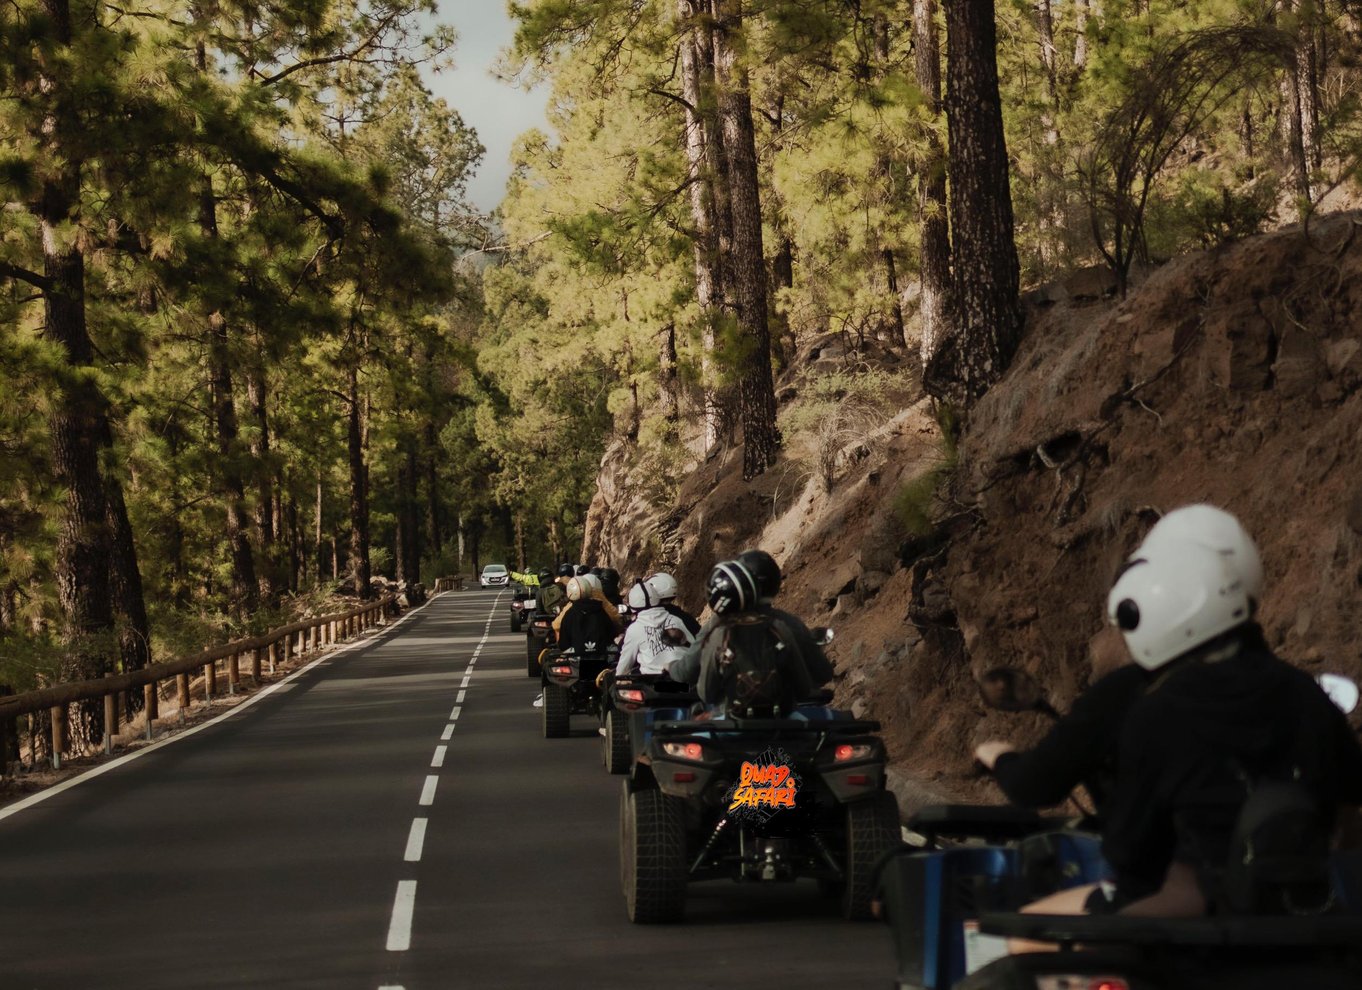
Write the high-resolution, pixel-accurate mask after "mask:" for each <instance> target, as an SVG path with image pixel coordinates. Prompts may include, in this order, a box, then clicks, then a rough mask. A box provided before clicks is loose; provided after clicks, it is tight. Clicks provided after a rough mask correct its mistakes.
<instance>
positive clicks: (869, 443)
mask: <svg viewBox="0 0 1362 990" xmlns="http://www.w3.org/2000/svg"><path fill="white" fill-rule="evenodd" d="M1359 224H1362V216H1358V215H1354V214H1341V215H1336V216H1333V217H1329V218H1326V219H1324V220H1322V221H1317V222H1316V223H1315V224H1314V225H1313V226H1312V228H1311V229H1310V231H1309V234H1308V236H1307V235H1305V234H1303V233H1302V232H1301V231H1300V230H1299V229H1297V230H1292V231H1283V232H1278V233H1275V234H1271V235H1265V236H1262V237H1258V238H1254V239H1251V240H1248V241H1245V242H1242V243H1240V244H1237V245H1233V246H1231V247H1228V248H1225V249H1222V250H1220V251H1216V252H1206V253H1201V254H1197V255H1192V256H1188V257H1185V258H1182V259H1179V260H1178V261H1176V262H1173V263H1171V264H1169V265H1167V266H1165V267H1163V268H1162V269H1160V270H1158V271H1156V272H1154V273H1152V274H1151V275H1150V276H1149V277H1148V279H1147V280H1146V281H1145V282H1144V283H1143V284H1142V285H1141V286H1140V287H1139V288H1138V289H1137V290H1134V291H1132V293H1131V295H1130V297H1129V298H1128V299H1126V300H1124V301H1117V300H1110V299H1104V298H1096V299H1094V298H1092V296H1093V295H1094V294H1086V293H1070V292H1067V291H1063V287H1062V286H1061V287H1058V288H1056V287H1051V288H1050V289H1047V290H1046V291H1044V292H1041V293H1038V294H1036V295H1034V296H1033V297H1032V308H1031V313H1030V318H1029V321H1028V330H1027V336H1026V339H1025V342H1024V343H1023V345H1022V348H1021V351H1020V353H1019V354H1018V355H1017V358H1016V361H1015V363H1014V365H1013V367H1012V369H1011V370H1010V371H1009V373H1008V375H1007V376H1006V377H1005V379H1004V380H1003V381H1002V382H1001V383H1000V384H999V385H998V386H997V387H995V388H994V389H993V391H992V392H990V393H989V394H988V395H987V396H986V397H985V398H984V400H983V401H982V402H981V403H980V405H979V407H978V408H977V409H976V410H975V411H974V413H973V415H972V417H971V420H970V423H969V425H968V429H967V431H966V433H965V434H964V437H963V439H962V442H961V444H960V447H959V456H958V464H956V465H953V466H951V465H949V463H948V462H947V466H949V467H950V470H949V471H947V472H945V473H944V481H943V482H942V484H941V485H940V486H939V488H938V489H937V495H936V498H935V499H934V500H933V501H932V503H931V506H930V508H931V517H932V522H931V525H930V527H928V528H927V529H926V530H920V531H919V533H918V535H912V534H911V533H910V532H909V531H908V526H907V525H906V523H905V519H906V518H909V519H910V517H911V512H905V511H904V508H905V504H907V505H908V507H909V508H910V509H911V506H912V503H913V500H914V498H915V496H914V495H913V490H914V489H921V488H922V486H921V484H917V485H914V484H912V482H913V481H914V479H918V478H921V477H922V476H923V475H924V474H926V473H928V472H930V471H932V470H934V469H940V468H941V466H942V465H943V458H944V454H943V446H942V444H941V441H940V433H939V430H938V429H937V427H936V423H935V420H934V417H933V416H932V411H931V409H930V408H929V407H928V405H927V403H926V402H925V401H923V400H921V399H920V398H915V397H914V396H911V395H905V396H903V397H901V407H900V408H899V410H898V412H897V415H891V416H889V417H886V422H885V423H884V424H883V425H882V426H881V427H879V428H878V429H876V430H875V431H873V432H872V433H871V434H868V435H867V436H866V437H864V438H862V439H861V440H860V441H858V442H857V443H856V444H854V445H852V447H853V448H854V449H851V450H848V451H846V452H844V455H845V456H844V457H843V469H842V470H841V471H840V472H839V473H838V475H837V477H836V479H835V483H834V484H833V485H832V487H831V489H830V490H828V488H827V486H826V485H825V484H824V483H823V480H822V478H820V477H819V476H818V473H817V472H811V471H810V470H809V469H808V467H807V465H808V463H809V451H808V450H801V449H798V448H795V449H791V450H790V451H789V452H788V455H787V457H786V459H784V460H783V461H782V463H781V465H778V466H777V468H776V469H775V470H773V471H771V472H769V473H768V474H767V475H766V476H765V477H763V478H761V479H759V480H758V481H756V482H755V483H753V484H751V485H744V484H743V483H742V481H741V477H740V475H741V470H740V469H741V458H740V456H737V455H736V454H734V453H730V454H727V455H724V456H722V457H718V458H715V459H714V460H712V461H710V462H708V463H706V464H703V465H701V466H700V467H698V468H697V469H696V470H695V471H694V472H693V473H692V474H691V476H690V477H689V479H688V480H687V482H686V484H685V485H684V487H683V491H682V497H681V499H680V500H679V504H678V505H677V506H675V507H673V508H672V509H671V510H670V511H661V510H657V509H653V510H649V511H650V513H651V514H648V513H643V512H638V513H637V514H635V515H631V512H635V511H637V510H630V509H627V508H626V507H627V506H628V505H629V504H630V499H629V496H628V491H629V483H628V482H627V481H625V482H624V483H620V482H619V481H618V479H620V478H626V477H627V473H625V474H620V473H616V474H615V476H614V477H615V480H614V481H611V480H609V479H603V485H602V491H603V492H605V491H607V490H608V491H611V492H613V493H614V495H613V500H612V502H611V505H612V506H614V507H613V508H612V509H611V511H610V512H609V513H608V515H609V518H610V519H611V520H613V521H615V522H622V523H624V526H623V528H618V527H617V528H615V529H613V530H612V529H609V528H608V527H607V526H606V525H604V524H603V525H602V526H601V527H599V528H598V529H597V530H596V532H597V533H598V534H599V535H598V536H596V537H594V538H595V539H597V540H598V541H599V542H597V543H596V544H595V546H598V547H602V548H605V547H608V548H609V551H610V553H611V555H612V556H614V557H615V562H616V566H621V564H622V565H623V567H622V569H632V570H635V571H638V572H643V571H645V570H647V569H648V568H650V567H652V566H653V564H654V560H655V558H658V559H663V560H665V563H667V564H668V565H669V566H671V567H673V569H675V570H676V571H677V574H678V577H679V578H680V579H681V581H682V586H683V589H684V590H683V595H684V596H685V597H688V598H689V599H690V600H691V602H692V603H698V601H699V599H700V597H701V596H702V591H701V589H702V587H703V580H704V577H705V574H706V573H707V571H708V568H709V566H710V564H711V563H712V562H713V561H714V560H715V559H716V558H718V557H721V556H723V555H725V554H728V553H731V552H735V551H736V550H738V549H741V547H742V546H745V545H760V546H762V547H764V548H765V549H768V550H770V551H771V552H772V553H774V554H775V555H776V557H777V559H779V560H780V561H781V563H782V566H783V567H784V569H785V571H786V573H787V585H786V591H785V593H784V595H783V596H782V598H783V600H784V601H785V603H786V604H787V607H790V608H791V609H793V610H795V611H798V612H800V613H801V614H803V615H804V616H805V617H806V618H807V619H808V621H809V622H810V623H814V622H828V623H830V624H832V625H834V626H835V627H837V630H838V635H839V638H838V641H837V643H836V644H834V648H833V649H834V653H835V655H836V659H837V662H838V667H839V680H838V692H839V697H840V701H841V703H842V704H844V705H846V706H848V707H853V708H854V709H855V710H857V711H858V712H859V713H865V714H869V715H870V716H872V717H877V718H880V719H881V720H883V721H884V722H885V725H886V734H887V736H888V737H889V739H890V741H891V745H892V747H893V751H894V755H895V757H896V758H897V759H898V760H899V761H900V762H901V763H902V764H903V765H904V767H905V769H906V770H907V771H909V772H911V773H912V774H913V775H915V776H916V777H917V778H919V779H920V780H925V781H928V782H929V783H930V782H932V781H935V786H937V787H939V788H942V789H945V790H951V789H971V788H972V787H973V785H971V784H970V783H969V782H968V778H967V768H968V760H969V748H970V745H971V744H972V743H973V742H975V741H978V740H979V739H981V738H983V737H985V736H988V735H1006V736H1012V737H1019V738H1023V739H1024V738H1025V737H1026V736H1027V735H1028V734H1033V733H1035V732H1037V731H1039V730H1040V728H1041V727H1040V726H1039V725H1038V724H1035V723H1033V722H1032V721H1031V720H1030V719H1029V718H1025V717H1021V716H1016V715H1001V714H998V713H992V712H988V711H986V710H985V709H984V708H983V707H982V705H980V704H979V702H978V701H977V697H976V694H975V690H974V687H973V679H974V677H975V676H976V675H977V674H978V673H980V672H981V671H983V670H985V669H987V668H989V667H992V666H998V665H1004V664H1008V665H1017V666H1021V667H1024V668H1026V669H1028V670H1030V671H1032V672H1033V673H1035V674H1037V675H1038V676H1039V677H1040V678H1041V679H1042V681H1043V682H1044V683H1045V684H1046V685H1047V687H1048V689H1049V690H1050V692H1051V693H1052V696H1053V698H1054V700H1055V702H1056V703H1057V704H1058V705H1059V706H1061V707H1063V706H1064V705H1066V704H1068V703H1069V702H1070V701H1071V700H1072V698H1073V697H1074V696H1075V695H1076V694H1077V693H1078V692H1079V691H1081V690H1082V688H1083V687H1084V685H1085V684H1086V683H1087V682H1088V680H1089V678H1090V677H1091V675H1092V669H1091V662H1090V660H1089V655H1088V643H1089V640H1090V639H1091V638H1092V637H1093V636H1094V634H1095V633H1097V631H1098V630H1099V629H1101V627H1102V614H1103V606H1104V602H1105V596H1106V591H1107V589H1108V587H1109V585H1110V582H1111V579H1112V575H1113V574H1114V572H1115V570H1116V568H1117V566H1118V564H1119V563H1120V561H1121V560H1122V559H1123V558H1124V557H1125V556H1126V555H1127V554H1128V553H1129V552H1130V550H1131V549H1133V548H1134V546H1135V545H1136V544H1137V543H1138V541H1139V539H1140V537H1141V536H1142V534H1143V533H1144V532H1145V531H1146V530H1147V528H1148V527H1149V525H1150V524H1151V523H1152V522H1153V521H1154V520H1155V519H1157V518H1158V515H1159V514H1160V513H1162V512H1164V511H1167V510H1168V509H1171V508H1174V507H1176V506H1178V505H1182V504H1186V503H1189V502H1196V501H1209V502H1212V503H1215V504H1217V505H1220V506H1223V507H1225V508H1227V509H1229V510H1230V511H1232V512H1234V513H1235V514H1237V515H1238V516H1239V517H1240V519H1241V520H1242V521H1243V522H1244V524H1245V525H1246V526H1247V527H1248V529H1249V531H1250V532H1252V533H1253V534H1254V535H1255V537H1256V538H1257V539H1258V541H1259V544H1260V547H1261V549H1262V553H1263V559H1264V564H1265V568H1266V574H1267V582H1268V590H1267V594H1266V597H1265V601H1264V602H1263V605H1262V609H1261V614H1260V619H1261V621H1262V623H1263V626H1264V628H1265V630H1266V632H1267V636H1268V640H1269V642H1271V643H1272V644H1273V645H1274V646H1275V647H1277V648H1278V649H1279V651H1280V652H1281V654H1282V655H1283V656H1285V657H1286V658H1288V659H1290V660H1292V661H1293V662H1295V663H1297V664H1299V665H1301V666H1303V667H1305V668H1306V669H1307V670H1310V671H1311V672H1321V671H1324V670H1336V671H1340V672H1343V673H1347V674H1350V675H1352V676H1354V677H1362V646H1359V644H1358V639H1357V636H1356V629H1357V627H1358V624H1359V621H1362V238H1359V237H1358V236H1357V235H1358V226H1359ZM798 401H799V400H798V398H797V396H796V397H794V398H792V399H791V400H790V404H792V405H793V404H795V403H797V402H798ZM618 457H619V459H618V460H616V461H611V459H610V457H607V468H610V469H611V470H613V471H615V472H618V471H619V469H620V468H621V467H622V466H623V465H624V464H626V463H627V457H626V456H623V455H618ZM801 465H805V466H803V467H801ZM612 485H613V487H612ZM602 497H603V498H604V497H605V496H602ZM635 520H637V521H638V522H637V523H635ZM634 525H640V526H642V527H643V528H642V529H631V528H630V527H631V526H634Z"/></svg>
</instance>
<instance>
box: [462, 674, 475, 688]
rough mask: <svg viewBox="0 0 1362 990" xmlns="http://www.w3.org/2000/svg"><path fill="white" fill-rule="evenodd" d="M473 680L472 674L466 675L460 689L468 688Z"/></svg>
mask: <svg viewBox="0 0 1362 990" xmlns="http://www.w3.org/2000/svg"><path fill="white" fill-rule="evenodd" d="M472 679H473V675H472V674H464V675H463V680H462V681H460V682H459V687H461V688H466V687H468V682H469V681H471V680H472Z"/></svg>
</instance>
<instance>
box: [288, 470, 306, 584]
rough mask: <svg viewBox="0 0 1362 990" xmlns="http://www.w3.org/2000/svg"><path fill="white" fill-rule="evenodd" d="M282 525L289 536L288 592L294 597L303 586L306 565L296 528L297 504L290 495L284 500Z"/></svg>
mask: <svg viewBox="0 0 1362 990" xmlns="http://www.w3.org/2000/svg"><path fill="white" fill-rule="evenodd" d="M284 525H285V526H286V527H287V531H288V534H289V540H288V590H289V593H290V594H295V595H296V594H297V593H298V591H299V589H301V588H302V586H303V581H304V580H305V577H304V572H305V571H306V569H307V564H306V558H305V557H304V556H303V553H302V547H303V534H302V531H301V530H300V529H299V526H298V503H297V502H295V501H294V500H293V496H292V495H290V496H288V498H286V499H284Z"/></svg>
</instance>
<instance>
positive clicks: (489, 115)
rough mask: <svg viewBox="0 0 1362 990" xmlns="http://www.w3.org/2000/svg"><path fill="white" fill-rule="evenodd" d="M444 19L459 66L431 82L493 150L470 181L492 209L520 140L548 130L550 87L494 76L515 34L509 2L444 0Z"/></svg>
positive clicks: (476, 196) (482, 204) (472, 193)
mask: <svg viewBox="0 0 1362 990" xmlns="http://www.w3.org/2000/svg"><path fill="white" fill-rule="evenodd" d="M439 21H440V23H442V24H452V25H453V26H454V27H455V28H456V29H457V30H458V32H459V41H458V46H457V47H456V48H455V49H454V65H455V67H454V69H453V70H452V71H445V72H441V73H440V74H439V75H427V77H426V82H427V85H429V86H430V88H431V89H432V90H433V91H434V93H435V95H436V96H439V97H441V98H443V99H444V101H445V102H446V103H448V104H449V105H450V106H451V107H453V108H454V109H455V110H457V111H459V115H460V116H462V117H463V119H464V122H465V123H467V124H468V125H469V126H471V127H472V128H473V129H474V130H475V131H477V132H478V139H479V140H480V141H481V142H482V145H483V147H484V148H486V149H487V152H486V154H485V155H484V156H483V161H482V166H481V167H480V168H479V169H478V172H477V174H476V175H475V176H474V177H473V178H472V179H471V180H470V181H469V183H468V198H469V200H470V201H471V202H472V203H473V205H474V206H476V207H478V208H479V209H482V210H488V211H490V210H492V209H493V208H494V207H496V205H497V204H498V203H500V202H501V199H502V197H503V196H504V195H505V193H506V180H507V179H508V178H509V177H510V174H511V162H510V155H511V145H512V144H513V143H514V142H515V139H516V138H517V137H519V136H520V135H521V134H522V133H524V132H525V131H528V130H529V129H530V128H532V127H540V128H544V129H548V124H547V122H546V121H545V118H544V107H545V105H546V104H547V102H548V97H549V93H548V87H547V86H542V85H541V86H539V87H536V89H534V90H533V91H531V92H526V91H525V90H523V89H521V88H520V87H519V86H517V85H514V84H511V83H504V82H500V81H498V80H497V79H496V78H494V77H493V75H492V67H493V65H494V64H495V63H496V61H497V57H498V55H500V53H501V51H502V50H503V49H505V48H506V47H507V46H509V45H510V43H511V39H512V35H513V34H514V28H513V26H512V22H511V18H510V15H509V14H507V13H506V0H440V12H439Z"/></svg>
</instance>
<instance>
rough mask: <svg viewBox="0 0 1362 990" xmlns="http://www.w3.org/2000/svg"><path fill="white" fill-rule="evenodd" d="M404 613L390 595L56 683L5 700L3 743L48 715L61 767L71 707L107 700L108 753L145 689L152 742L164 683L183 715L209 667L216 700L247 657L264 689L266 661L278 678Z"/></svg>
mask: <svg viewBox="0 0 1362 990" xmlns="http://www.w3.org/2000/svg"><path fill="white" fill-rule="evenodd" d="M400 610H401V606H400V605H399V604H398V596H397V595H388V596H387V597H385V598H381V599H379V600H377V601H374V602H368V603H366V604H364V605H361V606H360V607H359V608H355V609H351V610H350V611H348V612H339V613H337V614H335V615H322V616H317V617H316V618H311V619H303V620H301V621H299V622H295V623H293V624H291V625H287V626H280V627H279V628H278V629H272V630H270V631H269V632H267V633H265V634H264V635H263V636H256V637H254V638H252V639H243V640H238V641H236V642H234V643H227V644H225V645H223V646H215V647H213V648H212V649H211V650H204V651H203V652H202V653H196V654H194V655H193V656H190V657H183V658H181V659H178V660H167V661H166V662H164V663H157V664H152V665H151V666H149V667H143V668H142V669H141V670H134V671H130V672H128V673H126V674H110V675H106V676H104V677H101V678H97V679H95V680H88V681H74V682H70V683H65V684H53V685H52V686H51V687H45V688H40V689H39V690H37V691H27V692H25V693H24V694H15V695H6V696H0V726H3V727H4V729H5V731H4V732H0V739H3V738H4V737H6V736H8V735H9V727H10V726H12V725H14V720H15V719H17V718H18V717H19V716H21V715H29V714H35V713H39V712H43V711H47V712H49V714H50V719H51V727H52V763H53V766H56V767H59V766H60V765H61V755H62V752H63V751H64V749H65V745H64V742H63V739H62V736H63V727H64V722H65V714H66V708H67V706H69V705H72V704H75V703H76V702H78V701H86V700H89V699H93V698H103V699H104V739H105V750H106V752H107V751H109V750H110V747H111V740H112V738H113V735H114V733H115V731H116V729H117V723H118V695H119V694H121V693H123V692H125V691H132V690H134V689H136V688H139V687H140V688H142V693H143V702H144V706H145V712H146V716H147V734H148V738H150V735H151V731H152V723H153V722H154V720H155V719H156V717H157V711H156V710H157V702H158V700H159V697H160V695H159V692H158V691H157V685H158V684H159V682H161V681H164V680H169V679H171V678H174V679H175V681H176V690H177V694H178V696H179V703H180V710H181V712H183V711H185V710H186V709H187V708H188V707H189V679H190V675H191V673H193V672H194V671H197V670H198V669H199V668H203V675H204V696H205V698H207V699H210V700H211V698H212V696H213V695H214V694H216V693H217V692H218V688H217V678H218V670H217V665H218V662H219V661H221V660H226V661H227V671H226V673H227V690H228V692H229V693H235V692H236V689H237V687H238V685H239V684H240V681H241V667H240V662H241V657H242V656H249V658H250V664H251V666H250V676H251V677H252V679H253V680H254V681H255V683H256V684H259V683H260V680H261V676H262V670H261V668H262V664H263V663H264V662H266V661H268V663H269V667H270V671H271V673H272V672H273V671H274V667H275V664H276V663H277V662H280V661H284V660H289V659H291V658H292V657H293V656H294V655H295V654H299V655H301V654H303V653H307V652H311V651H313V650H316V649H318V648H319V647H322V646H325V645H328V644H333V643H336V642H338V641H340V640H342V639H349V638H350V637H351V636H354V635H358V634H359V633H361V632H363V631H364V630H366V629H369V628H371V627H373V626H375V625H377V624H378V622H379V620H380V619H381V618H385V617H390V616H394V615H396V614H397V613H398V612H399V611H400ZM7 756H8V754H6V753H4V752H3V746H0V773H4V772H6V771H7V769H8V768H7V767H5V766H4V765H3V761H4V760H5V759H7Z"/></svg>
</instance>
